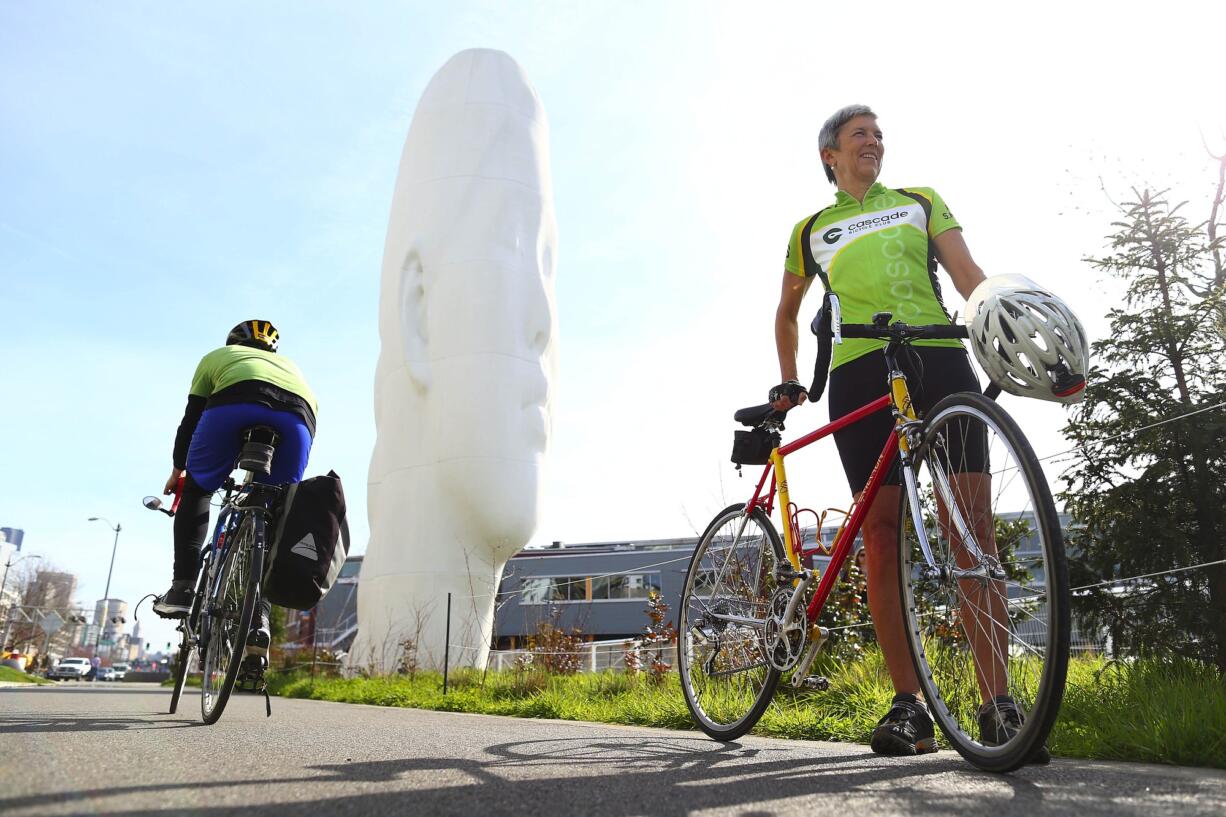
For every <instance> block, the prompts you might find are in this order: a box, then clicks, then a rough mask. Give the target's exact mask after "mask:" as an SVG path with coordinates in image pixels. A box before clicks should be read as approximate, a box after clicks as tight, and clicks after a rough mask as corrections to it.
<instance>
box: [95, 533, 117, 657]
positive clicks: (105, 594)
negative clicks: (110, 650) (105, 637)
mask: <svg viewBox="0 0 1226 817" xmlns="http://www.w3.org/2000/svg"><path fill="white" fill-rule="evenodd" d="M89 521H90V522H103V523H105V524H106V526H107V527H108V528H110V529H111V530H113V531H115V544H113V545H111V566H110V567H108V568H107V570H106V590H105V591H104V592H103V594H102V603H103V604H104V605H105V604H106V603H107V601H109V600H110V598H111V571H113V570H114V569H115V551H116V550H117V549H118V548H119V531H121V530H123V528H122V527H121V526H120V525H119V523H118V522H116V523H115V527H113V528H112V527H111V520H109V519H107V518H106V517H105V516H91V517H90V518H89ZM105 617H106V610H105V609H104V610H103V611H102V616H101V617H99V618H98V635H97V636H96V637H95V638H94V657H95V658H96V657H97V656H98V645H99V644H101V643H102V625H103V622H104V620H105Z"/></svg>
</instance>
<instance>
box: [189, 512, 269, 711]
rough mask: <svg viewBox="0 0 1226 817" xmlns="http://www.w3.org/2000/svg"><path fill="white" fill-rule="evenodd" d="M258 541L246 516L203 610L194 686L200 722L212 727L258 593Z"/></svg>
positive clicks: (255, 525)
mask: <svg viewBox="0 0 1226 817" xmlns="http://www.w3.org/2000/svg"><path fill="white" fill-rule="evenodd" d="M263 540H264V520H263V519H262V518H260V516H259V515H258V514H248V515H246V516H245V518H244V519H242V520H241V521H240V522H239V525H238V531H237V533H236V534H235V538H234V541H233V542H232V543H231V544H230V545H229V546H228V547H227V548H226V556H225V561H224V562H223V563H222V566H221V570H220V571H218V578H217V581H216V583H215V584H214V586H213V588H212V594H211V596H210V599H209V601H208V605H207V606H206V608H205V610H204V615H205V616H207V617H208V618H209V621H208V627H207V632H208V641H207V643H206V644H205V645H204V678H203V679H202V681H201V684H200V713H201V715H202V716H203V718H204V722H205V723H209V724H212V723H216V722H217V720H218V719H219V718H220V717H221V713H222V711H224V710H225V708H226V702H227V701H229V700H230V693H231V692H232V691H233V690H234V682H235V680H236V679H237V678H238V670H239V667H240V666H241V665H242V662H243V652H244V651H245V649H246V646H247V633H248V632H250V630H251V619H252V617H253V614H254V611H255V602H256V596H257V595H258V593H259V576H260V569H261V567H262V565H263V547H262V544H263Z"/></svg>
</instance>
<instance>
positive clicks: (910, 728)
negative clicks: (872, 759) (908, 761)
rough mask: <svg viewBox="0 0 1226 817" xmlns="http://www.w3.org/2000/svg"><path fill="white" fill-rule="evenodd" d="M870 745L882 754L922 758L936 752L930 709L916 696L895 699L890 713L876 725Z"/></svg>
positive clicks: (902, 694)
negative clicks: (921, 756)
mask: <svg viewBox="0 0 1226 817" xmlns="http://www.w3.org/2000/svg"><path fill="white" fill-rule="evenodd" d="M869 745H870V746H871V747H872V749H873V751H874V752H876V753H877V754H879V755H896V756H898V755H902V756H906V755H923V754H928V753H929V752H935V751H936V750H937V740H936V737H935V736H934V734H933V731H932V716H931V715H929V714H928V708H927V707H926V706H924V705H923V704H922V703H920V701H919V699H918V698H916V697H915V696H914V695H908V694H907V693H905V692H900V693H899V694H897V695H895V696H894V701H893V704H892V705H891V706H890V711H889V712H887V713H885V717H884V718H882V719H881V720H880V721H878V722H877V728H876V729H874V730H873V737H872V740H871V741H870V743H869Z"/></svg>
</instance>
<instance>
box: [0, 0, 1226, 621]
mask: <svg viewBox="0 0 1226 817" xmlns="http://www.w3.org/2000/svg"><path fill="white" fill-rule="evenodd" d="M984 8H985V7H983V6H982V5H973V4H965V5H964V4H959V3H952V4H942V5H941V10H942V11H941V17H940V18H936V17H934V16H933V13H932V12H930V11H926V10H923V9H919V8H916V7H915V5H914V4H893V3H874V4H871V5H869V4H863V5H860V6H838V7H833V6H829V5H827V4H812V3H777V4H770V5H769V6H768V7H767V10H765V11H764V10H761V9H756V8H755V9H754V10H753V11H750V10H749V9H750V6H749V5H748V4H739V5H738V4H730V3H718V2H708V3H696V2H694V3H691V2H684V3H682V2H675V3H648V2H617V3H562V2H540V3H489V4H483V3H448V4H438V3H363V4H352V3H307V4H301V3H256V4H247V3H211V4H207V5H203V4H201V5H191V4H173V5H167V4H129V3H113V4H106V5H105V6H104V5H102V4H93V3H83V2H81V3H37V4H35V3H18V2H11V0H4V1H3V2H0V190H2V191H3V194H2V195H0V310H2V311H0V314H3V318H2V323H0V326H2V328H3V334H2V335H0V376H2V377H3V382H4V385H5V388H4V394H5V399H4V400H3V401H0V462H3V468H2V469H0V524H3V525H6V526H8V525H11V526H15V527H22V528H24V529H25V530H26V550H27V551H28V552H33V553H41V554H42V555H43V556H44V557H45V558H46V559H47V561H48V562H50V563H53V564H56V565H58V566H59V567H61V568H64V569H68V570H72V571H74V572H76V573H78V574H79V575H80V577H81V582H80V589H79V594H78V595H79V596H80V598H81V599H82V600H84V601H87V602H88V601H89V600H92V599H94V598H97V597H99V596H101V594H102V589H103V584H104V582H105V578H106V565H107V561H108V559H109V548H110V544H111V537H110V534H109V533H108V532H107V531H106V530H105V529H103V527H102V526H101V525H100V524H98V523H88V522H86V521H85V519H86V517H88V516H93V515H104V516H106V517H108V518H109V519H111V520H114V521H118V522H120V523H122V525H123V527H124V532H123V534H122V535H121V537H120V544H119V555H118V558H117V561H116V579H115V581H114V583H113V588H112V595H114V596H118V597H121V598H125V599H127V600H129V601H133V602H134V601H135V600H136V599H137V598H138V597H139V596H140V595H142V594H144V593H146V592H160V591H161V590H163V589H164V586H165V584H166V582H167V579H168V578H169V566H170V560H171V546H170V525H169V522H168V520H166V519H165V517H162V516H160V515H155V514H151V513H148V512H146V511H143V510H142V509H141V508H140V506H139V500H140V498H141V496H143V495H144V494H147V493H154V492H156V490H157V489H158V488H159V487H160V485H161V483H162V482H163V481H164V479H165V477H166V473H167V472H168V471H169V466H170V447H171V442H172V439H173V435H174V430H175V427H176V425H177V423H178V420H179V417H180V416H181V412H182V408H183V403H184V400H185V396H186V391H187V386H188V383H189V379H190V375H191V371H192V369H193V367H194V366H195V363H196V362H197V360H198V359H199V357H200V356H201V355H203V354H204V353H205V352H206V351H208V350H209V349H210V348H212V347H213V346H215V345H218V344H219V343H220V342H221V340H222V339H223V336H224V333H225V331H226V330H227V329H228V328H229V327H230V326H231V325H233V324H234V323H235V322H237V321H238V320H241V319H243V318H247V317H252V316H260V317H268V318H271V319H272V320H274V321H275V322H276V323H277V324H278V326H279V327H280V329H281V332H282V336H283V347H282V348H283V351H284V352H285V353H286V354H287V355H288V356H290V357H292V358H293V359H294V360H295V361H297V362H298V363H299V364H300V365H301V366H302V368H303V369H304V370H305V371H306V372H307V375H308V378H309V379H310V381H311V383H312V386H313V387H314V389H315V391H316V392H317V394H318V396H319V398H320V404H321V411H320V418H319V436H318V440H317V444H316V449H315V452H314V454H313V455H312V463H311V468H310V471H311V472H312V473H318V472H324V471H326V470H328V469H329V468H333V469H335V470H336V471H338V472H339V473H340V474H341V475H342V477H343V478H344V479H345V483H346V489H347V493H348V497H349V501H350V504H351V508H352V511H351V517H352V524H353V528H354V534H355V543H356V546H357V550H359V551H360V550H361V549H362V548H364V546H365V536H366V523H365V478H366V468H367V464H368V459H369V455H370V450H371V445H372V443H373V437H374V429H373V420H372V386H373V371H374V365H375V358H376V356H377V353H378V336H377V331H376V322H375V318H376V307H377V297H378V280H379V269H380V261H381V256H382V248H383V239H384V233H385V230H386V227H387V215H388V207H389V205H390V197H391V191H392V186H393V183H394V181H395V175H396V169H397V163H398V161H399V156H400V150H401V147H402V145H403V141H404V137H405V134H406V132H407V129H408V125H409V122H410V120H411V118H412V114H413V109H414V106H415V104H416V101H417V98H418V96H419V95H420V93H421V91H422V89H423V88H424V87H425V84H426V83H427V82H428V80H429V78H430V77H431V75H432V74H433V73H434V72H435V71H436V70H437V69H438V68H439V67H440V66H441V65H442V64H443V63H444V62H445V61H446V60H447V58H449V57H450V56H451V55H452V54H454V53H455V52H456V51H459V50H461V49H463V48H469V47H493V48H500V49H503V50H505V51H507V52H508V53H510V54H511V55H512V56H513V57H515V59H517V60H518V61H519V62H520V63H521V64H522V65H523V66H524V68H525V70H526V72H527V74H528V76H529V78H530V79H531V80H532V82H533V84H534V85H535V86H536V88H537V91H538V93H539V94H540V96H541V98H542V100H543V103H544V105H545V108H546V111H547V114H548V116H549V121H550V128H551V144H552V162H553V179H554V185H555V188H554V195H555V203H556V209H557V215H558V223H559V236H560V249H559V260H558V270H557V308H558V315H559V322H560V338H561V358H560V382H559V384H558V385H559V392H558V401H557V404H556V407H555V414H554V449H553V454H552V457H551V461H550V477H549V481H548V482H547V484H546V497H545V498H546V513H545V517H544V519H543V521H542V525H541V529H540V531H539V533H538V539H539V540H541V541H549V540H553V539H562V540H566V541H591V540H605V539H617V538H634V537H640V538H649V537H653V536H670V535H682V534H686V533H691V532H693V530H694V529H695V528H701V527H702V526H703V525H704V524H705V520H706V519H707V518H708V517H709V516H710V515H711V514H712V513H713V512H714V511H715V510H717V509H718V508H720V507H722V506H723V505H724V504H726V502H727V501H731V499H732V498H734V497H737V498H739V496H740V494H741V493H743V492H744V491H745V490H748V489H747V487H746V485H745V482H746V480H742V481H740V482H737V481H736V477H735V475H734V474H733V473H732V471H731V469H730V466H729V465H728V464H727V451H728V447H729V445H730V438H731V434H730V432H731V430H732V428H731V424H730V422H729V416H730V414H731V411H732V410H733V409H735V408H737V407H739V406H741V405H748V404H752V403H756V402H760V401H761V400H762V398H763V395H764V392H765V390H766V389H767V388H768V387H769V386H770V385H772V384H773V383H774V382H775V380H776V379H777V376H776V375H777V372H776V369H775V363H774V353H773V344H772V339H771V329H770V327H771V316H772V314H773V308H774V302H775V300H776V298H777V294H778V285H779V277H780V272H781V266H782V256H783V247H784V243H785V242H786V239H787V235H788V231H789V230H790V228H791V226H792V224H793V223H795V221H797V220H799V219H800V218H801V217H803V216H804V215H806V214H807V213H811V212H813V211H814V210H816V209H818V208H819V207H821V206H823V205H824V203H825V202H826V200H827V199H828V198H829V197H830V188H829V187H828V186H827V185H826V183H825V182H824V180H823V179H822V178H821V176H820V170H819V168H818V164H817V159H816V151H815V143H816V133H817V129H818V127H819V126H820V123H821V121H822V120H823V119H824V118H825V117H826V116H827V115H828V114H829V113H830V112H831V111H832V110H833V109H834V108H837V107H839V106H841V105H843V104H846V103H848V102H853V101H864V102H867V103H869V104H871V105H873V107H874V108H876V109H877V110H878V112H879V113H880V115H881V117H882V120H881V124H882V125H883V128H884V130H885V132H886V145H887V153H886V159H885V171H884V174H883V181H885V182H886V183H888V184H891V185H895V186H896V185H902V184H925V185H930V186H933V187H936V188H937V189H938V190H939V191H940V192H941V193H942V195H943V196H944V197H945V199H946V200H947V201H948V202H949V203H950V205H951V206H952V207H954V208H955V209H956V212H957V215H958V217H959V219H960V220H961V221H962V223H963V225H964V227H965V228H966V235H967V240H968V242H969V244H970V246H971V249H972V251H973V252H974V254H975V255H976V257H977V259H978V260H979V261H980V263H981V265H982V266H984V267H985V269H987V270H988V271H989V273H993V272H1022V273H1025V274H1028V275H1030V276H1031V277H1034V278H1036V279H1037V280H1040V281H1042V282H1046V283H1048V284H1049V285H1051V286H1053V287H1054V288H1056V289H1057V291H1059V292H1061V294H1063V295H1065V297H1066V298H1067V299H1068V300H1069V301H1070V302H1071V303H1072V304H1073V305H1074V308H1076V309H1078V310H1079V312H1081V314H1082V317H1083V319H1084V320H1085V321H1086V323H1087V325H1088V326H1089V327H1090V328H1091V332H1092V333H1093V332H1094V330H1095V329H1096V328H1097V329H1099V330H1101V328H1102V326H1103V323H1102V321H1101V316H1102V314H1103V313H1104V312H1105V311H1106V308H1107V307H1108V306H1109V305H1110V303H1111V299H1112V297H1113V294H1112V293H1113V292H1114V291H1115V290H1113V289H1112V285H1110V284H1106V283H1103V282H1100V281H1098V280H1097V279H1096V277H1095V275H1094V274H1093V273H1092V272H1091V271H1089V269H1088V268H1087V267H1086V265H1085V264H1084V263H1082V262H1081V258H1082V257H1083V256H1085V255H1087V254H1092V253H1094V252H1096V251H1098V250H1099V249H1100V248H1101V246H1102V235H1103V234H1104V233H1105V232H1106V229H1107V225H1108V223H1109V221H1110V217H1111V212H1110V204H1109V201H1108V200H1107V198H1106V195H1105V194H1104V192H1103V190H1102V189H1101V187H1100V183H1099V179H1100V177H1101V178H1102V180H1103V184H1105V185H1106V187H1107V188H1108V192H1110V193H1111V194H1113V195H1114V196H1115V197H1117V198H1121V197H1123V194H1124V193H1125V192H1126V190H1127V186H1128V185H1129V184H1131V183H1135V182H1138V181H1149V182H1150V183H1154V184H1160V185H1173V186H1176V188H1177V189H1178V190H1179V191H1181V192H1183V193H1184V195H1185V196H1186V197H1188V198H1192V199H1193V200H1194V201H1195V200H1196V199H1197V197H1202V198H1203V196H1205V195H1206V193H1207V189H1206V188H1207V186H1208V184H1209V181H1210V179H1209V177H1208V174H1207V170H1206V161H1205V159H1204V157H1203V152H1202V149H1201V147H1200V137H1199V136H1198V133H1197V128H1198V127H1199V128H1202V129H1205V130H1206V132H1207V134H1209V135H1210V136H1212V135H1213V134H1215V133H1216V132H1217V131H1218V130H1220V129H1221V128H1222V127H1223V126H1224V125H1226V112H1224V111H1223V108H1222V104H1223V103H1222V94H1221V93H1220V88H1219V87H1217V86H1218V85H1219V83H1214V82H1211V81H1210V79H1209V78H1210V77H1212V76H1216V75H1217V73H1218V72H1220V66H1219V65H1218V64H1217V63H1216V62H1214V59H1213V55H1214V54H1216V53H1217V50H1216V49H1217V44H1216V43H1215V42H1214V37H1215V36H1216V35H1217V33H1218V32H1220V31H1221V30H1222V23H1223V22H1224V21H1223V20H1222V16H1223V12H1222V11H1221V10H1220V9H1219V10H1206V9H1205V8H1204V7H1203V5H1194V4H1187V5H1186V6H1185V5H1184V4H1182V3H1168V4H1163V6H1162V7H1161V9H1160V10H1158V11H1155V10H1154V8H1153V7H1152V6H1151V7H1146V8H1144V9H1143V8H1142V7H1138V10H1136V11H1133V10H1131V7H1129V6H1127V5H1122V6H1112V7H1111V8H1112V12H1111V15H1112V16H1111V17H1110V18H1109V19H1107V18H1103V17H1100V16H1099V15H1098V14H1096V13H1095V11H1094V10H1093V9H1091V10H1088V11H1081V10H1078V9H1075V8H1071V7H1069V6H1068V4H1064V5H1062V6H1055V5H1053V6H1050V7H1044V6H1042V5H1041V4H1040V5H1039V6H1027V7H1026V13H1025V16H1022V14H1021V12H1020V11H1013V12H1004V11H1000V10H994V11H992V12H991V14H992V15H993V16H992V17H990V18H989V17H985V16H982V15H985V14H987V12H986V11H983V9H984ZM1019 9H1020V7H1019ZM1009 14H1013V15H1015V16H1014V17H1013V18H1012V19H1010V18H1009V17H1008V16H1007V15H1009ZM1001 15H1004V16H1001ZM1159 15H1160V16H1159ZM1189 20H1194V21H1197V24H1196V25H1194V26H1191V28H1190V29H1189V27H1188V26H1187V22H1188V21H1189ZM1004 30H1007V31H1008V36H1005V35H1004V34H1003V31H1004ZM1142 60H1143V61H1144V67H1143V68H1140V69H1138V68H1137V67H1136V66H1137V63H1138V62H1140V61H1142ZM806 309H807V307H806ZM460 317H462V316H460ZM806 342H807V339H806ZM808 354H810V352H809V350H808V347H804V348H803V349H802V363H801V365H802V368H804V367H805V366H807V365H810V363H809V361H810V360H811V358H808V357H807V355H808ZM1009 408H1010V409H1011V410H1013V411H1014V412H1015V413H1016V414H1018V415H1019V416H1020V417H1021V418H1022V419H1023V423H1024V425H1025V426H1026V428H1027V430H1028V431H1031V432H1032V434H1033V436H1034V437H1035V440H1036V448H1038V449H1040V453H1042V452H1043V450H1044V449H1046V450H1047V451H1052V450H1057V449H1058V447H1059V446H1060V444H1061V439H1060V436H1059V427H1060V426H1061V425H1062V422H1063V420H1062V417H1063V415H1062V413H1061V411H1060V409H1058V408H1056V407H1054V406H1035V405H1022V404H1021V403H1019V402H1018V401H1014V402H1013V403H1012V404H1009ZM825 416H826V414H825V408H824V407H822V408H819V409H816V410H811V413H810V414H809V415H806V416H804V417H800V416H797V418H796V422H798V423H800V424H801V425H803V426H805V427H809V426H811V425H816V424H817V423H818V422H820V421H821V420H824V418H825ZM798 430H799V426H798ZM666 456H672V457H674V459H675V461H674V462H673V463H672V464H669V463H667V462H665V460H664V457H666ZM835 463H836V461H835V460H834V455H833V448H832V447H831V448H830V449H829V450H826V451H823V452H822V453H821V454H819V455H818V456H817V457H816V458H815V459H814V462H813V463H812V464H811V465H810V466H809V467H808V468H807V469H806V468H805V467H804V466H798V471H797V474H795V475H793V477H794V478H793V482H794V485H795V486H799V487H797V490H803V489H806V488H808V489H809V490H808V491H807V494H808V496H810V497H812V499H811V503H812V504H817V503H818V502H820V501H821V500H822V499H824V497H822V496H820V495H821V494H822V492H823V491H824V492H825V493H826V494H829V493H830V492H832V491H833V492H834V497H833V498H832V499H831V502H835V501H841V499H843V498H844V497H842V495H843V494H844V493H845V491H846V489H845V485H844V483H843V481H842V476H841V474H839V473H837V465H836V464H835ZM832 468H833V469H835V472H832V470H831V469H832ZM809 486H812V487H811V488H810V487H809ZM802 498H803V495H802ZM152 632H153V633H155V636H154V639H153V640H155V641H156V640H158V638H159V637H160V636H159V635H157V634H166V633H168V632H169V630H168V628H165V627H164V626H160V625H159V626H155V627H154V629H153V631H152ZM161 640H162V641H165V640H166V639H165V638H162V639H161Z"/></svg>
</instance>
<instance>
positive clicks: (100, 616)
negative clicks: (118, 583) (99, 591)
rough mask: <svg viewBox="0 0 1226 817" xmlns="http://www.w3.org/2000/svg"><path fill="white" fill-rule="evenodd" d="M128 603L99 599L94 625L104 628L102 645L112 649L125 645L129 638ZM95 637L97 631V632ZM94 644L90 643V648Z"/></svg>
mask: <svg viewBox="0 0 1226 817" xmlns="http://www.w3.org/2000/svg"><path fill="white" fill-rule="evenodd" d="M127 618H128V603H127V602H126V601H122V600H120V599H99V600H98V602H97V603H96V604H95V605H94V624H95V625H99V626H101V627H102V645H103V646H104V647H111V648H112V649H106V650H103V652H107V653H110V652H113V648H117V647H120V646H121V645H123V644H124V642H125V640H126V638H127V636H126V635H125V634H126V632H127ZM94 632H95V635H97V631H96V630H95V631H94ZM92 645H93V642H90V646H92Z"/></svg>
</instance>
